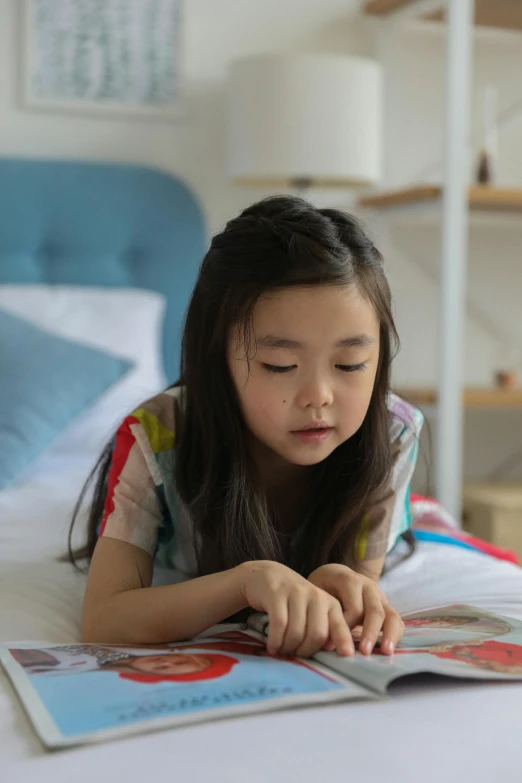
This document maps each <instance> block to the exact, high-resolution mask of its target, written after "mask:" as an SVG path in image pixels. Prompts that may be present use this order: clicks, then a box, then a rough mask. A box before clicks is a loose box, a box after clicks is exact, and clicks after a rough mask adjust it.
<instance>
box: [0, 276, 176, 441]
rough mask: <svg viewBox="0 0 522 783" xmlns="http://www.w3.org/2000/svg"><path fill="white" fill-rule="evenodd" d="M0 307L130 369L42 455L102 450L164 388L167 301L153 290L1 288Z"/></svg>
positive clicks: (51, 287)
mask: <svg viewBox="0 0 522 783" xmlns="http://www.w3.org/2000/svg"><path fill="white" fill-rule="evenodd" d="M0 307H1V308H3V309H4V310H7V311H9V312H11V313H14V314H15V315H19V316H21V317H23V318H25V319H26V320H27V321H30V322H31V323H33V324H36V325H37V326H41V327H43V328H45V329H47V330H48V331H49V332H52V333H54V334H57V335H59V336H61V337H67V338H69V339H71V340H74V341H75V342H78V343H83V344H84V345H89V346H93V347H96V348H101V349H103V350H104V351H106V352H108V353H112V354H114V355H115V356H120V357H124V358H126V359H130V360H131V361H133V362H134V363H135V369H133V370H131V372H129V373H127V374H126V375H125V377H124V378H123V379H122V380H121V381H119V382H118V383H117V384H115V385H114V386H112V387H111V388H110V389H109V390H108V391H107V392H105V394H103V395H102V396H101V397H100V398H99V399H98V400H97V402H96V403H95V404H94V405H93V406H92V407H91V408H90V409H89V410H88V411H85V412H84V413H82V414H81V416H79V417H78V418H77V419H76V420H75V421H74V422H73V423H72V424H71V425H70V426H69V427H68V428H67V429H65V430H64V431H63V433H61V434H60V436H59V437H58V438H57V439H56V441H55V442H54V443H53V445H52V446H51V447H50V448H49V449H47V450H46V452H45V453H49V452H50V451H52V452H53V453H57V452H60V453H63V452H65V453H69V452H87V453H92V454H95V453H97V452H99V451H100V450H101V448H102V447H103V445H104V444H105V443H106V441H107V440H108V438H109V437H110V435H111V434H112V433H113V432H114V430H115V428H116V427H117V425H118V423H119V422H120V420H121V419H123V418H124V417H125V416H126V415H127V414H128V413H130V412H131V411H132V410H133V408H134V407H135V406H136V404H137V403H139V402H141V401H143V400H145V399H147V398H148V397H150V396H152V395H154V394H157V393H158V392H159V391H161V390H162V389H163V388H164V387H165V385H166V376H165V370H164V366H163V358H162V335H163V320H164V315H165V308H166V300H165V297H163V296H162V295H161V294H158V293H156V292H154V291H144V290H141V289H134V288H128V289H127V288H126V289H122V288H117V289H114V288H96V287H86V286H54V285H53V286H51V285H0Z"/></svg>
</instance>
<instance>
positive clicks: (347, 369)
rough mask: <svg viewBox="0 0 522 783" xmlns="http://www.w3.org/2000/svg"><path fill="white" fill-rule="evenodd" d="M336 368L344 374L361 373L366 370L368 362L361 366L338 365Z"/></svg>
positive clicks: (362, 363)
mask: <svg viewBox="0 0 522 783" xmlns="http://www.w3.org/2000/svg"><path fill="white" fill-rule="evenodd" d="M335 366H336V367H337V369H338V370H342V372H360V371H361V370H365V369H366V362H361V363H360V364H336V365H335Z"/></svg>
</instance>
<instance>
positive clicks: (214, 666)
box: [119, 653, 239, 683]
mask: <svg viewBox="0 0 522 783" xmlns="http://www.w3.org/2000/svg"><path fill="white" fill-rule="evenodd" d="M205 658H206V659H207V660H209V661H210V666H209V667H207V668H206V669H203V670H202V671H198V672H190V673H188V674H142V673H141V672H136V673H134V672H129V673H127V672H125V673H124V672H120V675H119V676H120V677H121V679H122V680H131V681H132V682H145V683H154V682H195V681H196V680H215V679H216V678H217V677H223V676H224V675H225V674H228V673H229V672H230V671H231V670H232V667H233V666H235V664H236V663H239V661H238V660H237V658H232V656H231V655H216V654H212V653H211V654H207V653H205Z"/></svg>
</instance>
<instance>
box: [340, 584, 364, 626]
mask: <svg viewBox="0 0 522 783" xmlns="http://www.w3.org/2000/svg"><path fill="white" fill-rule="evenodd" d="M340 601H341V606H342V608H343V612H344V619H345V621H346V622H347V623H348V626H349V627H350V628H354V627H355V626H356V625H357V624H358V623H360V622H361V620H362V618H363V617H364V602H363V593H362V589H361V587H360V586H359V585H346V589H345V590H344V591H342V592H341V595H340Z"/></svg>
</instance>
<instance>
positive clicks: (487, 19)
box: [359, 0, 522, 518]
mask: <svg viewBox="0 0 522 783" xmlns="http://www.w3.org/2000/svg"><path fill="white" fill-rule="evenodd" d="M363 9H364V11H365V12H366V14H368V15H371V16H373V17H376V18H381V19H390V20H395V21H397V20H399V19H406V20H407V19H415V20H420V21H423V20H427V21H429V22H431V24H433V23H435V22H437V21H443V20H445V18H446V16H447V38H448V45H447V50H446V51H447V54H446V58H447V66H446V129H445V165H444V176H443V183H442V185H440V186H438V185H432V184H423V183H418V184H417V183H416V184H412V185H410V186H408V187H404V188H400V189H397V190H392V191H388V192H381V193H373V194H370V195H368V196H366V197H364V198H361V199H360V201H359V206H360V207H361V208H363V209H366V210H372V211H373V212H374V213H376V212H378V213H380V214H382V215H383V216H384V215H386V216H387V217H388V216H390V215H391V214H399V213H400V214H401V215H405V214H406V213H408V214H412V215H413V213H414V212H415V211H416V212H417V213H426V212H427V213H428V214H431V213H432V210H431V209H430V207H433V208H434V209H433V211H434V212H435V213H436V211H437V207H440V213H441V222H442V259H441V297H440V332H441V342H440V346H441V348H440V350H441V357H440V360H439V379H440V380H439V388H438V389H436V390H435V389H402V390H400V389H399V390H398V393H399V394H401V393H402V394H403V396H405V397H406V398H407V399H409V400H410V401H411V402H413V403H417V404H418V405H421V406H422V405H424V406H433V405H437V412H438V429H437V444H436V445H437V449H436V454H435V466H436V471H435V473H436V485H437V486H436V489H437V495H438V497H439V499H440V500H441V501H442V502H443V504H444V505H445V506H446V507H447V508H448V510H449V511H450V513H452V514H453V515H454V516H455V517H457V518H459V516H460V512H461V503H462V500H461V493H462V484H463V481H462V450H463V449H462V430H463V410H464V408H491V409H493V408H495V409H498V408H502V409H513V408H522V390H519V389H514V390H512V389H495V388H491V389H464V388H463V385H462V384H463V378H462V366H463V362H462V356H463V352H464V332H465V323H464V317H465V315H464V314H465V309H466V308H465V304H466V297H465V287H466V286H465V283H466V265H467V237H468V224H469V218H470V215H476V214H481V215H486V214H491V215H492V216H493V215H495V219H496V220H501V219H502V218H501V217H500V216H507V217H509V219H511V218H512V217H513V216H514V217H515V219H518V217H517V216H518V215H521V216H522V190H521V189H511V188H495V187H489V186H473V187H467V183H466V174H465V168H464V160H465V152H466V138H467V127H468V116H467V107H468V105H469V93H470V82H471V39H472V34H473V23H475V24H476V25H485V26H488V27H496V28H500V29H503V30H511V31H514V30H515V31H516V30H522V0H438V1H437V0H367V2H366V3H365V4H364V6H363Z"/></svg>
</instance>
